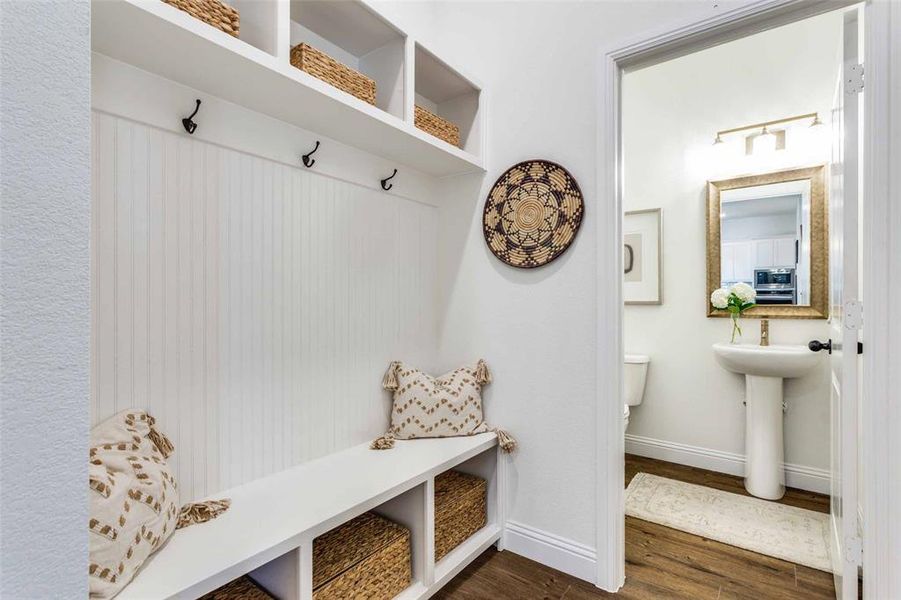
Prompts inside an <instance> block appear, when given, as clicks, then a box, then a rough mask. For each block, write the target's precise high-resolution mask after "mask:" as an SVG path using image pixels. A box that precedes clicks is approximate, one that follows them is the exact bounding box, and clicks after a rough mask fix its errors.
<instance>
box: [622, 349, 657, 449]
mask: <svg viewBox="0 0 901 600" xmlns="http://www.w3.org/2000/svg"><path fill="white" fill-rule="evenodd" d="M649 362H651V358H650V357H649V356H646V355H644V354H626V357H625V366H624V368H623V379H624V381H623V388H624V390H625V398H624V400H625V403H624V404H623V421H624V423H623V431H625V430H626V428H627V427H628V426H629V407H630V406H638V405H639V404H641V401H642V399H643V398H644V386H645V382H646V381H647V376H648V363H649Z"/></svg>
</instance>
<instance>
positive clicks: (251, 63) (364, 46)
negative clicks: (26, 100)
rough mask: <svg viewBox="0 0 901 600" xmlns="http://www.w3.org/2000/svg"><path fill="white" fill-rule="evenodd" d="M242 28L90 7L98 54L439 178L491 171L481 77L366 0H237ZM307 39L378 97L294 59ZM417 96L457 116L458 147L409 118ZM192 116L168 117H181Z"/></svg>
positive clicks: (171, 13)
mask: <svg viewBox="0 0 901 600" xmlns="http://www.w3.org/2000/svg"><path fill="white" fill-rule="evenodd" d="M230 3H231V4H232V5H233V6H234V7H235V8H236V9H238V11H239V12H240V17H241V24H240V33H239V37H237V38H236V37H234V36H231V35H229V34H226V33H224V32H222V31H219V30H218V29H216V28H214V27H212V26H210V25H207V24H206V23H203V22H202V21H199V20H197V19H195V18H193V17H191V16H190V15H188V14H187V13H185V12H183V11H181V10H179V9H177V8H175V7H173V6H170V5H168V4H166V3H164V2H162V1H161V0H103V1H96V2H94V3H93V5H92V28H91V33H92V47H93V50H94V51H95V52H98V53H100V54H104V55H106V56H109V57H111V58H113V59H116V60H119V61H122V62H125V63H128V64H131V65H134V66H136V67H138V68H140V69H143V70H146V71H149V72H151V73H155V74H157V75H160V76H162V77H165V78H167V79H171V80H173V81H176V82H178V83H181V84H184V85H187V86H189V87H192V88H195V89H198V90H200V91H203V92H206V93H209V94H212V95H214V96H217V97H219V98H222V99H224V100H227V101H230V102H234V103H235V104H239V105H241V106H244V107H246V108H249V109H251V110H254V111H257V112H260V113H263V114H266V115H269V116H272V117H274V118H276V119H279V120H282V121H285V122H287V123H291V124H293V125H297V126H298V127H302V128H304V129H308V130H311V131H314V132H316V133H318V134H320V135H323V136H325V137H328V138H331V139H333V140H336V141H338V142H341V143H344V144H347V145H349V146H354V147H357V148H360V149H362V150H366V151H368V152H372V153H373V154H377V155H379V156H382V157H385V158H389V159H393V160H397V161H398V162H399V163H401V164H403V165H407V166H410V167H413V168H415V169H417V170H419V171H422V172H424V173H428V174H432V175H438V176H444V175H451V174H459V173H468V172H478V171H484V160H483V157H484V139H483V138H484V132H485V130H486V128H485V126H484V123H483V120H484V115H485V110H484V93H483V91H482V89H481V86H479V85H478V84H476V83H474V82H473V80H472V79H471V78H469V77H466V76H464V75H462V74H461V73H460V72H459V71H458V70H456V69H453V68H451V67H450V66H448V65H447V64H446V63H445V62H444V61H442V60H441V59H439V58H437V57H436V56H435V55H434V54H433V53H431V52H429V51H428V50H426V49H425V48H424V47H423V46H422V44H421V43H419V42H417V41H416V40H415V39H414V38H413V37H412V36H410V35H409V34H408V33H406V32H404V31H403V30H401V29H400V28H399V27H397V26H395V25H394V24H392V23H391V22H390V21H388V20H387V19H385V18H384V17H383V16H382V15H380V14H379V13H378V12H376V11H375V10H374V9H373V8H372V7H370V6H369V5H368V4H367V3H366V2H363V1H361V0H347V1H342V2H332V1H326V0H291V1H290V2H289V1H284V0H231V2H230ZM301 42H306V43H308V44H309V45H311V46H313V47H314V48H317V49H318V50H321V51H323V52H325V53H326V54H329V55H330V56H332V57H333V58H335V59H336V60H338V61H340V62H342V63H344V64H345V65H347V66H349V67H351V68H353V69H355V70H358V71H359V72H361V73H363V74H365V75H367V76H368V77H370V78H371V79H373V80H375V82H376V86H377V94H376V104H375V105H371V104H369V103H367V102H364V101H363V100H360V99H358V98H356V97H354V96H351V95H350V94H347V93H346V92H343V91H341V90H339V89H337V88H335V87H332V86H331V85H329V84H328V83H325V82H324V81H321V80H319V79H317V78H315V77H313V76H311V75H309V74H307V73H305V72H303V71H301V70H299V69H297V68H295V67H293V66H292V65H291V61H290V54H291V48H292V47H293V46H295V45H297V44H299V43H301ZM414 103H419V104H420V105H421V106H423V107H424V108H426V109H428V110H431V111H432V112H434V113H436V114H438V115H439V116H442V117H444V118H446V119H448V120H451V121H454V122H455V123H456V124H457V125H458V126H459V127H460V132H461V148H457V147H455V146H452V145H450V144H448V143H446V142H444V141H443V140H440V139H438V138H436V137H433V136H432V135H430V134H428V133H425V132H424V131H421V130H419V129H417V128H416V126H415V124H414V112H413V106H414ZM183 116H185V115H173V122H174V123H178V122H179V121H180V119H181V117H183Z"/></svg>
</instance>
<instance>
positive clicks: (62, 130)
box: [0, 0, 91, 599]
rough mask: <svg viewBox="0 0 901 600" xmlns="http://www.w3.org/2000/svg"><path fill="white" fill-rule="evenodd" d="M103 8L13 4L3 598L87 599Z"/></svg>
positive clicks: (1, 189)
mask: <svg viewBox="0 0 901 600" xmlns="http://www.w3.org/2000/svg"><path fill="white" fill-rule="evenodd" d="M89 30H90V4H89V3H88V2H86V1H78V2H73V1H71V0H60V1H57V2H49V1H48V2H15V3H9V2H4V3H3V5H2V7H0V56H2V58H0V73H2V82H0V115H2V117H0V118H2V127H0V156H2V163H0V258H2V275H0V293H2V303H0V557H2V559H0V596H2V597H3V598H11V599H13V598H84V597H86V596H87V576H86V575H87V571H86V565H87V532H86V530H85V524H86V523H87V519H88V517H87V506H88V504H87V486H86V485H85V483H86V481H87V461H86V458H87V436H88V393H89V387H88V386H89V372H90V370H89V366H90V365H89V356H90V355H89V340H90V311H89V300H90V298H89V290H90V272H89V268H90V255H89V250H88V241H89V229H90V202H91V199H90V135H91V129H90V111H89V104H90V40H89V32H90V31H89Z"/></svg>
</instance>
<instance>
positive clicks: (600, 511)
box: [596, 0, 901, 598]
mask: <svg viewBox="0 0 901 600" xmlns="http://www.w3.org/2000/svg"><path fill="white" fill-rule="evenodd" d="M858 3H859V2H855V1H851V0H834V1H833V0H823V1H819V2H806V1H804V0H755V1H752V2H749V3H747V4H744V5H742V6H738V7H736V8H731V9H729V10H723V12H720V13H718V14H714V15H712V16H710V17H706V18H702V19H700V20H695V21H692V22H689V23H683V24H679V25H677V26H671V27H668V28H665V29H663V30H661V31H658V32H653V33H651V34H648V35H644V36H640V37H639V38H637V39H633V40H631V41H628V42H626V43H617V44H611V45H609V46H606V47H602V48H601V49H600V51H599V55H598V66H597V84H598V95H597V97H598V100H599V112H598V118H597V127H598V129H597V156H598V176H597V198H598V202H597V236H598V244H597V252H598V256H597V259H598V263H597V269H598V273H597V305H598V322H597V338H598V358H597V360H598V364H597V399H598V411H597V419H598V422H597V465H598V469H597V521H596V522H597V531H596V533H597V543H596V560H597V580H596V585H597V586H598V587H599V588H601V589H604V590H607V591H611V592H613V591H617V590H618V589H619V588H620V587H622V585H623V583H624V581H625V518H624V509H625V505H624V489H623V480H624V465H623V454H624V452H625V447H624V439H623V434H624V431H623V418H622V410H623V409H622V395H623V358H622V357H623V295H622V294H623V291H622V271H621V267H620V265H621V264H622V243H621V242H622V206H623V203H622V125H621V112H620V111H621V104H620V95H621V82H622V75H623V72H624V70H625V69H627V68H635V67H638V66H647V65H651V64H655V63H659V62H663V61H666V60H669V59H672V58H676V57H678V56H682V55H685V54H689V53H692V52H696V51H698V50H702V49H705V48H709V47H711V46H715V45H718V44H721V43H723V42H727V41H731V40H734V39H738V38H741V37H745V36H747V35H751V34H753V33H758V32H760V31H765V30H767V29H772V28H773V27H778V26H780V25H785V24H788V23H792V22H795V21H799V20H801V19H805V18H808V17H812V16H815V15H817V14H822V13H824V12H828V11H832V10H836V9H839V8H843V7H845V6H851V5H854V4H858ZM865 5H866V13H865V18H864V45H865V54H864V64H865V65H866V67H865V69H866V72H865V77H866V88H865V90H866V92H865V94H864V105H863V106H864V125H863V147H864V156H865V158H864V170H863V177H864V187H863V192H864V193H863V198H865V200H864V201H865V203H866V204H865V207H866V210H865V211H864V217H863V220H862V223H863V248H862V254H863V257H864V269H863V276H864V287H863V296H864V301H865V307H866V316H865V323H873V324H877V326H875V327H870V328H865V329H864V334H865V339H864V343H865V352H864V355H863V365H862V367H863V368H862V372H861V379H862V382H863V394H862V397H861V402H862V404H863V409H862V415H861V430H862V438H863V439H862V440H860V442H861V443H859V444H858V448H859V451H860V452H861V456H862V460H861V461H860V463H861V466H862V470H863V490H861V496H862V497H863V498H864V521H863V537H864V542H863V570H864V573H865V578H864V596H865V597H868V598H890V597H897V596H899V594H901V569H898V568H897V561H898V560H899V559H901V401H895V402H894V403H893V402H892V399H893V398H892V395H893V391H894V395H895V396H897V395H898V394H897V391H898V390H901V369H899V368H897V366H895V368H894V369H892V365H891V354H890V352H891V348H892V347H893V346H892V344H893V341H895V340H901V319H898V318H897V317H896V318H895V319H894V320H892V319H891V318H890V316H891V315H890V314H889V307H890V306H891V302H890V299H891V294H892V293H893V292H894V293H895V294H896V295H897V294H901V240H899V239H898V238H895V237H893V236H892V232H893V231H901V172H898V171H897V170H896V171H895V172H893V171H892V169H891V164H892V163H893V162H894V163H895V164H897V163H898V162H899V161H901V69H899V68H898V65H899V64H901V36H898V35H895V36H894V37H893V36H892V35H891V32H892V31H893V30H894V31H901V4H895V5H894V6H893V3H892V2H890V1H887V0H867V2H866V3H865ZM711 10H720V9H717V8H716V5H715V4H714V5H712V8H711ZM893 58H894V61H895V65H894V67H895V68H894V71H893V70H892V59H893ZM893 94H895V95H898V96H899V97H896V98H895V104H894V105H892V102H891V100H892V95H893ZM603 199H612V201H602V200H603ZM877 474H884V475H883V476H882V477H877Z"/></svg>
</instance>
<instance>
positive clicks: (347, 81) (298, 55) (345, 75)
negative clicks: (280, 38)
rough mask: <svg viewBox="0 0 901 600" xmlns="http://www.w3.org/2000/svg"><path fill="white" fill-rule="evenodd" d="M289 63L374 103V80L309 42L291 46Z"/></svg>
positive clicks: (365, 100) (352, 94)
mask: <svg viewBox="0 0 901 600" xmlns="http://www.w3.org/2000/svg"><path fill="white" fill-rule="evenodd" d="M291 64H292V65H294V66H295V67H297V68H298V69H300V70H301V71H303V72H305V73H309V74H310V75H312V76H313V77H316V78H318V79H321V80H322V81H324V82H326V83H328V84H331V85H333V86H335V87H336V88H338V89H339V90H342V91H345V92H347V93H348V94H350V95H351V96H356V97H357V98H359V99H360V100H362V101H363V102H368V103H369V104H375V81H373V80H372V79H370V78H368V77H366V76H365V75H363V74H362V73H359V72H357V71H354V70H353V69H351V68H350V67H348V66H345V65H343V64H341V63H340V62H338V61H337V60H335V59H334V58H332V57H331V56H329V55H328V54H326V53H325V52H322V51H321V50H317V49H316V48H313V47H312V46H310V45H309V44H298V45H296V46H294V47H293V48H291Z"/></svg>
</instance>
